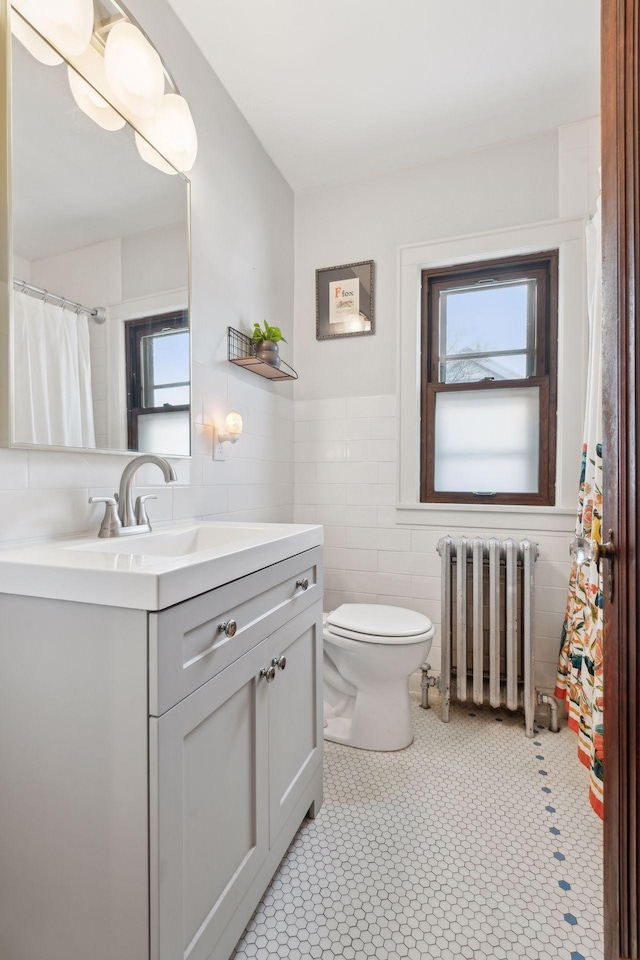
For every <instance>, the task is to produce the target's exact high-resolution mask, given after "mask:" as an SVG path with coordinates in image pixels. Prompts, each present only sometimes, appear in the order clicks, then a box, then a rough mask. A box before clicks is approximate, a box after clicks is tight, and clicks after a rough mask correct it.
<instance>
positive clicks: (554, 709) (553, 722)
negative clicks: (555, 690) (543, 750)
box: [536, 690, 560, 733]
mask: <svg viewBox="0 0 640 960" xmlns="http://www.w3.org/2000/svg"><path fill="white" fill-rule="evenodd" d="M537 693H538V695H537V697H536V702H537V703H546V705H547V706H548V707H549V730H550V731H551V733H559V732H560V727H559V726H558V701H557V700H556V698H555V697H551V696H549V694H548V693H540V691H539V690H538V692H537Z"/></svg>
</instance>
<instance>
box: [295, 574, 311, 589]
mask: <svg viewBox="0 0 640 960" xmlns="http://www.w3.org/2000/svg"><path fill="white" fill-rule="evenodd" d="M308 586H309V581H308V580H307V578H306V577H302V579H300V580H296V587H302V589H303V590H306V589H307V587H308Z"/></svg>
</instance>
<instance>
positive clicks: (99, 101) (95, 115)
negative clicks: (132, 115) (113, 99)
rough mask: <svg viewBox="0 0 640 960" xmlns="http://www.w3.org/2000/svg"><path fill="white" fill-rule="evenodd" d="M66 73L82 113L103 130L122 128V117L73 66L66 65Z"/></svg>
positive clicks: (123, 123) (124, 121)
mask: <svg viewBox="0 0 640 960" xmlns="http://www.w3.org/2000/svg"><path fill="white" fill-rule="evenodd" d="M67 74H68V77H69V86H70V87H71V93H72V94H73V99H74V100H75V102H76V103H77V104H78V106H79V107H80V109H81V110H82V111H83V113H86V115H87V116H88V117H91V119H92V120H94V121H95V122H96V123H97V124H98V126H99V127H102V129H103V130H122V128H123V127H124V125H125V123H126V120H125V119H124V117H122V116H121V115H120V114H119V113H118V112H117V111H116V110H114V109H113V107H112V106H111V104H109V103H107V101H106V100H105V99H104V97H101V96H100V94H99V93H98V91H97V90H94V89H93V87H92V86H91V84H90V83H87V81H86V80H84V79H83V77H81V76H80V74H79V73H77V72H76V71H75V70H74V69H73V67H67Z"/></svg>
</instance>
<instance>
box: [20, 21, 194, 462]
mask: <svg viewBox="0 0 640 960" xmlns="http://www.w3.org/2000/svg"><path fill="white" fill-rule="evenodd" d="M12 15H13V17H14V25H15V18H17V17H18V14H16V13H15V12H13V11H12ZM39 39H40V38H39ZM41 42H42V41H41ZM52 59H57V60H60V58H59V57H57V55H56V53H55V51H53V49H52ZM11 75H12V136H11V149H12V224H13V226H12V229H13V281H14V282H13V310H12V326H11V369H12V421H13V423H12V437H11V440H12V443H13V444H14V445H20V446H22V445H35V446H38V447H42V446H48V447H56V448H61V447H62V448H73V449H83V450H117V451H120V450H125V451H127V450H132V451H140V452H148V453H151V452H152V453H160V454H165V455H179V456H188V455H189V453H190V416H189V402H190V369H191V366H190V348H189V181H188V180H187V178H186V177H184V176H183V175H182V174H181V173H179V172H177V171H176V170H175V169H173V168H172V167H170V166H169V165H168V164H167V163H163V164H161V166H162V168H163V169H158V167H157V166H155V165H152V164H151V163H149V162H145V161H144V160H143V159H142V157H141V151H140V150H139V146H138V144H137V143H136V138H135V131H134V129H133V127H132V126H131V125H130V124H129V123H127V122H125V120H124V118H123V117H121V116H120V115H119V114H117V113H115V112H113V116H112V121H113V122H112V123H111V126H112V127H113V128H117V129H104V128H103V127H102V126H99V125H98V123H96V122H94V121H93V120H92V119H91V118H90V116H88V115H87V113H86V112H83V110H81V109H80V108H79V107H78V105H77V103H76V99H75V98H74V95H73V94H72V87H73V85H74V82H76V83H77V77H78V76H79V75H78V74H77V73H76V72H75V71H74V69H73V68H72V67H71V66H69V65H68V64H67V63H66V62H65V61H62V62H58V63H57V64H56V65H50V64H49V65H47V64H44V63H42V62H40V60H38V59H36V57H35V56H33V55H32V54H31V53H30V52H29V51H28V50H27V49H25V47H24V46H23V44H22V43H21V42H20V41H19V40H17V39H16V38H15V37H13V39H12V67H11ZM83 90H84V94H85V95H87V91H88V88H87V87H86V86H85V87H84V88H83V89H81V90H80V94H82V93H83ZM96 97H97V94H96ZM97 99H98V100H99V98H97Z"/></svg>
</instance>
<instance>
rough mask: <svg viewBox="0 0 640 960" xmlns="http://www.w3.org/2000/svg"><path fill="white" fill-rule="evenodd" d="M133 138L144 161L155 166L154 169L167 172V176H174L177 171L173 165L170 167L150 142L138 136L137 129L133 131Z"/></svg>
mask: <svg viewBox="0 0 640 960" xmlns="http://www.w3.org/2000/svg"><path fill="white" fill-rule="evenodd" d="M135 140H136V146H137V148H138V153H139V154H140V156H141V157H142V159H143V160H144V162H145V163H148V164H150V165H151V166H152V167H155V168H156V170H162V172H163V173H168V174H169V176H174V175H175V174H176V173H177V172H178V171H177V170H176V168H175V167H172V166H171V164H170V163H167V161H166V160H165V159H164V157H163V156H161V155H160V154H159V153H158V151H157V150H155V149H154V148H153V147H152V146H151V144H150V143H148V142H147V141H146V140H145V138H144V137H141V136H140V134H139V133H138V131H137V130H136V132H135Z"/></svg>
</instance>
